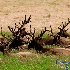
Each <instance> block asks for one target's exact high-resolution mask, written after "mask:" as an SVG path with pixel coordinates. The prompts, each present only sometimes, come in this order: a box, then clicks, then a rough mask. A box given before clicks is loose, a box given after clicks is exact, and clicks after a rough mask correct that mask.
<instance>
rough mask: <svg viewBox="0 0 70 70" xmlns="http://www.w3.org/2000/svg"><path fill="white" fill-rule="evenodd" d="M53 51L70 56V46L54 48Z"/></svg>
mask: <svg viewBox="0 0 70 70" xmlns="http://www.w3.org/2000/svg"><path fill="white" fill-rule="evenodd" d="M51 51H54V52H56V54H58V55H64V56H69V55H70V49H68V48H66V49H65V48H54V49H51Z"/></svg>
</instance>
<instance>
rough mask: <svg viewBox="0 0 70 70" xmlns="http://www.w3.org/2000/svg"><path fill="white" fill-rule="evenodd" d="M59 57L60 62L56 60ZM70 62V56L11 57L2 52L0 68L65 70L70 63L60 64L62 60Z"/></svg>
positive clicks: (7, 69)
mask: <svg viewBox="0 0 70 70" xmlns="http://www.w3.org/2000/svg"><path fill="white" fill-rule="evenodd" d="M57 59H58V61H59V62H58V64H56V60H57ZM65 60H66V62H69V60H70V56H57V55H56V56H55V55H52V56H50V55H49V56H45V55H43V54H38V56H29V57H28V56H25V57H10V56H3V55H2V53H0V70H65V67H66V66H68V67H69V69H68V70H70V64H66V63H65V64H60V61H65Z"/></svg>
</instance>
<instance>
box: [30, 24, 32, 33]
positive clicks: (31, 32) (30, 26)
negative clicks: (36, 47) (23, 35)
mask: <svg viewBox="0 0 70 70" xmlns="http://www.w3.org/2000/svg"><path fill="white" fill-rule="evenodd" d="M30 33H32V31H31V25H30Z"/></svg>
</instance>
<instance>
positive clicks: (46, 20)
mask: <svg viewBox="0 0 70 70" xmlns="http://www.w3.org/2000/svg"><path fill="white" fill-rule="evenodd" d="M25 14H26V15H27V17H29V15H32V19H31V21H32V22H31V23H29V24H28V25H26V27H27V31H28V30H29V25H30V24H32V28H34V27H35V28H36V30H37V31H39V30H41V29H43V28H44V27H45V26H46V27H47V28H49V26H50V24H51V25H52V28H53V29H54V30H55V31H57V26H59V25H60V24H61V22H62V21H63V22H64V21H67V18H70V16H69V15H70V0H0V27H1V26H2V27H3V30H4V31H5V30H7V31H8V28H7V26H8V25H10V26H12V27H14V23H18V22H21V21H22V20H23V19H24V15H25ZM68 28H69V29H70V25H69V27H68Z"/></svg>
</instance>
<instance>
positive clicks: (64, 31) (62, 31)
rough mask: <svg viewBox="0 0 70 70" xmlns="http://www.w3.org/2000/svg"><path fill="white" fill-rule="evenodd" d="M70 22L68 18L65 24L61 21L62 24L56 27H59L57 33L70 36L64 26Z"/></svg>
mask: <svg viewBox="0 0 70 70" xmlns="http://www.w3.org/2000/svg"><path fill="white" fill-rule="evenodd" d="M69 24H70V21H69V18H68V23H66V22H65V24H63V22H62V25H60V27H58V29H60V32H58V33H57V34H58V35H60V36H63V37H68V36H70V35H69V34H68V33H67V32H66V31H67V30H68V29H65V27H67V25H69Z"/></svg>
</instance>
